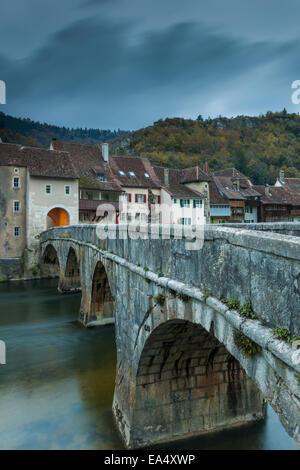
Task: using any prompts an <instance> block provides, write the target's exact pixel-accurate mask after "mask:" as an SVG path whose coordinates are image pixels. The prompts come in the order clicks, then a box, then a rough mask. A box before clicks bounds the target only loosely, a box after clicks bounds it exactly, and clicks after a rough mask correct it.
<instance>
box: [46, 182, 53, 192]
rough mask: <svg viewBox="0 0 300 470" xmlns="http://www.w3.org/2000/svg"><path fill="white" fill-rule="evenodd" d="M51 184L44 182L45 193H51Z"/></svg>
mask: <svg viewBox="0 0 300 470" xmlns="http://www.w3.org/2000/svg"><path fill="white" fill-rule="evenodd" d="M51 189H52V188H51V184H46V194H51Z"/></svg>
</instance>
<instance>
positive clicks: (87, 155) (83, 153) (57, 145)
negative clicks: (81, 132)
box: [51, 140, 122, 192]
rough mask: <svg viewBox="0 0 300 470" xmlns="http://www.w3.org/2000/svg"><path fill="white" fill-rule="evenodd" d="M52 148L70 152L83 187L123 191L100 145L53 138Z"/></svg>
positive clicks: (80, 184)
mask: <svg viewBox="0 0 300 470" xmlns="http://www.w3.org/2000/svg"><path fill="white" fill-rule="evenodd" d="M51 148H52V149H53V150H52V152H53V151H54V150H59V151H65V152H68V153H69V155H70V159H71V161H72V163H73V164H74V166H75V168H76V169H77V172H78V175H79V178H80V179H79V186H80V187H81V188H86V189H99V190H104V191H116V192H122V188H121V186H120V184H119V182H118V180H117V179H116V178H115V176H114V175H113V173H112V171H111V169H110V166H109V164H108V163H106V162H104V161H103V159H102V151H101V147H100V146H98V145H86V144H77V143H71V142H61V141H58V140H52V141H51ZM99 174H101V175H103V176H104V178H105V179H106V181H101V180H100V179H99Z"/></svg>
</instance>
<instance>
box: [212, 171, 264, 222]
mask: <svg viewBox="0 0 300 470" xmlns="http://www.w3.org/2000/svg"><path fill="white" fill-rule="evenodd" d="M213 179H214V182H215V184H216V186H217V189H218V192H219V194H220V195H221V196H222V197H223V198H224V197H225V198H226V199H227V200H228V201H229V203H230V211H231V214H230V222H239V223H256V222H258V208H259V205H260V203H259V198H260V193H259V192H258V191H257V190H256V189H255V187H254V186H253V184H252V183H251V181H250V180H249V179H248V178H247V176H245V175H244V174H243V173H241V172H240V171H238V170H237V169H236V168H228V169H225V170H219V171H216V172H214V178H213Z"/></svg>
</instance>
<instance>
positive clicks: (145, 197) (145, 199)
mask: <svg viewBox="0 0 300 470" xmlns="http://www.w3.org/2000/svg"><path fill="white" fill-rule="evenodd" d="M144 202H147V196H146V194H144Z"/></svg>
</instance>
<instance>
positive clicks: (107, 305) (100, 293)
mask: <svg viewBox="0 0 300 470" xmlns="http://www.w3.org/2000/svg"><path fill="white" fill-rule="evenodd" d="M114 311H115V305H114V297H113V294H112V291H111V286H110V283H109V279H108V275H107V271H106V268H105V266H104V264H103V263H102V261H101V260H99V261H98V262H97V263H96V266H95V269H94V274H93V280H92V293H91V308H90V315H89V322H94V321H96V322H97V324H98V325H107V324H111V323H114V317H115V312H114Z"/></svg>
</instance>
